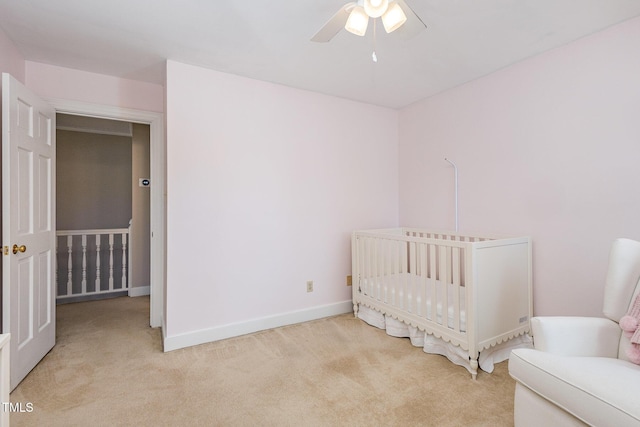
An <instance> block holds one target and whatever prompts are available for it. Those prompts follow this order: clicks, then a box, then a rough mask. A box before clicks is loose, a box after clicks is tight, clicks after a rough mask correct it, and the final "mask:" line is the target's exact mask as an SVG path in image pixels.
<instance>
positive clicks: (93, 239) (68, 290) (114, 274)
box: [56, 223, 131, 302]
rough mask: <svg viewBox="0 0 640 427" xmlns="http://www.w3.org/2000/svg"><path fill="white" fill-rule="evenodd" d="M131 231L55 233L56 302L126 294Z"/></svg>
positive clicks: (129, 228)
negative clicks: (117, 293) (100, 295)
mask: <svg viewBox="0 0 640 427" xmlns="http://www.w3.org/2000/svg"><path fill="white" fill-rule="evenodd" d="M130 235H131V223H129V227H128V228H114V229H97V230H57V231H56V259H57V269H56V291H57V295H56V300H57V301H58V302H63V301H65V300H69V299H70V298H74V299H82V297H89V296H93V295H99V294H109V293H114V292H123V291H127V289H128V287H129V282H130V279H129V278H130V268H129V266H130V265H131V262H130V257H129V252H130V251H129V248H128V242H129V236H130Z"/></svg>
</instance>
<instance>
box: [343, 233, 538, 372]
mask: <svg viewBox="0 0 640 427" xmlns="http://www.w3.org/2000/svg"><path fill="white" fill-rule="evenodd" d="M352 257H353V259H352V262H353V265H352V268H353V271H352V274H353V280H354V281H353V306H354V312H355V314H356V316H358V317H360V318H362V319H363V320H365V321H367V322H368V323H370V324H374V325H376V326H379V327H383V326H382V325H381V324H380V321H379V320H376V316H378V319H382V324H384V323H385V322H384V320H385V319H386V320H387V323H389V322H391V323H393V325H391V326H392V327H395V328H396V329H398V328H400V329H402V328H403V327H404V329H405V330H404V331H403V330H400V331H396V332H395V333H393V332H392V333H391V334H392V335H395V336H407V337H410V338H411V339H412V342H414V341H415V342H414V344H416V342H419V344H416V345H421V346H422V345H423V342H424V341H425V340H426V341H429V342H430V344H428V345H427V344H425V345H424V347H425V351H428V352H435V353H439V354H443V355H446V356H447V357H449V358H450V359H451V360H452V361H454V363H458V362H456V360H455V358H452V357H451V356H450V354H449V353H450V351H440V350H438V349H440V348H444V347H443V346H445V347H446V346H448V347H450V348H453V350H454V352H455V351H457V353H458V357H460V356H459V354H460V353H461V352H462V354H463V355H464V357H463V359H465V360H463V361H462V363H458V364H461V365H463V366H466V367H467V369H468V370H469V372H470V373H471V375H472V378H473V379H475V378H476V375H477V372H478V360H479V358H481V353H482V352H490V351H491V349H496V348H500V345H501V343H505V344H506V343H507V342H508V341H509V340H512V339H516V338H518V337H521V338H527V339H528V341H527V340H523V341H522V343H523V345H528V344H527V343H528V342H530V338H529V337H528V332H529V319H530V318H531V316H532V301H531V239H530V238H529V237H518V238H498V237H490V236H470V235H461V234H455V233H447V232H433V231H428V230H421V229H412V228H394V229H385V230H370V231H356V232H354V233H353V236H352ZM434 339H435V340H437V341H438V342H439V344H438V343H435V344H434V342H433V340H434ZM430 349H433V350H430ZM505 354H506V356H503V357H502V360H505V359H506V357H508V351H507V352H506V353H505ZM491 369H492V365H491Z"/></svg>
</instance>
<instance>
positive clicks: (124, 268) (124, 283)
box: [121, 233, 127, 289]
mask: <svg viewBox="0 0 640 427" xmlns="http://www.w3.org/2000/svg"><path fill="white" fill-rule="evenodd" d="M121 288H122V289H127V234H126V233H122V284H121Z"/></svg>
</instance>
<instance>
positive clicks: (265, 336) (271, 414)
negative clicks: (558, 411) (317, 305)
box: [11, 297, 515, 426]
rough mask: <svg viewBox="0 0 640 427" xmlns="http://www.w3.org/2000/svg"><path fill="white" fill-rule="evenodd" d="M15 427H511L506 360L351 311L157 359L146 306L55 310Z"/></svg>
mask: <svg viewBox="0 0 640 427" xmlns="http://www.w3.org/2000/svg"><path fill="white" fill-rule="evenodd" d="M57 312H58V313H57V320H58V325H57V344H56V346H55V347H54V348H53V350H52V351H51V352H50V353H49V354H48V355H47V356H46V357H45V358H44V359H43V361H42V362H41V363H40V364H39V365H38V366H36V368H35V369H34V370H33V371H32V372H31V373H30V374H29V375H28V376H27V377H26V378H25V379H24V381H23V382H22V383H21V384H20V385H19V386H18V387H17V388H16V389H15V390H14V392H13V393H12V394H11V401H12V402H14V403H15V402H22V403H27V402H30V403H32V404H33V407H34V410H33V412H31V413H13V414H11V425H12V426H511V425H513V393H514V388H515V383H514V382H513V380H512V379H511V378H510V377H509V375H508V372H507V362H503V363H500V364H498V365H496V369H495V371H494V372H493V373H492V374H487V373H484V372H480V373H479V374H478V379H477V381H472V380H471V376H470V375H469V373H468V372H467V371H466V369H464V368H461V367H459V366H455V365H453V364H452V363H451V362H449V361H448V360H447V359H445V358H444V357H441V356H436V355H429V354H426V353H424V352H423V351H422V350H421V349H419V348H416V347H413V346H412V345H411V344H410V342H409V340H408V339H403V338H392V337H389V336H388V335H387V334H386V333H385V332H384V331H382V330H379V329H376V328H374V327H371V326H368V325H367V324H365V323H364V322H362V321H360V320H358V319H355V318H354V317H353V316H352V315H342V316H336V317H331V318H327V319H321V320H316V321H313V322H308V323H302V324H298V325H292V326H286V327H281V328H277V329H273V330H268V331H264V332H259V333H255V334H251V335H245V336H242V337H237V338H232V339H228V340H224V341H218V342H215V343H209V344H204V345H199V346H196V347H191V348H186V349H182V350H176V351H173V352H169V353H163V352H162V349H161V336H160V330H158V329H151V328H149V327H148V321H149V320H148V319H149V299H148V298H145V297H139V298H128V297H122V298H115V299H111V300H103V301H94V302H83V303H76V304H67V305H61V306H58V307H57Z"/></svg>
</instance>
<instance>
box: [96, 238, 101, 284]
mask: <svg viewBox="0 0 640 427" xmlns="http://www.w3.org/2000/svg"><path fill="white" fill-rule="evenodd" d="M100 274H101V273H100V235H99V234H96V292H100Z"/></svg>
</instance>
